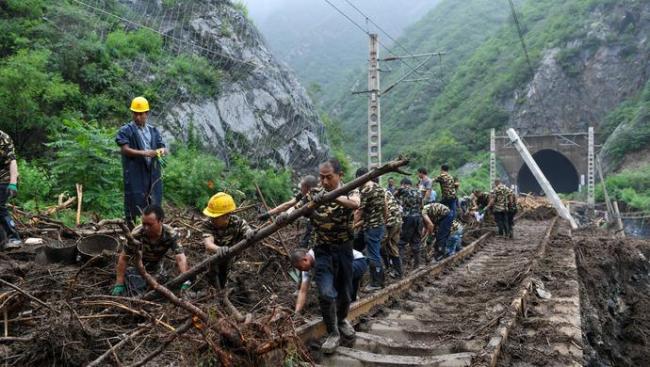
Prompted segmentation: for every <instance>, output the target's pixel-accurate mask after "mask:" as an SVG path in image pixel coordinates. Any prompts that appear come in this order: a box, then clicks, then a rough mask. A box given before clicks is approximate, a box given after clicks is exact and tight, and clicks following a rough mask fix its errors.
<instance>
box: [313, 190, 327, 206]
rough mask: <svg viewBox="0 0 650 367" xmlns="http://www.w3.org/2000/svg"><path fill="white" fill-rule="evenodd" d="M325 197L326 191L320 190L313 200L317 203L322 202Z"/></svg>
mask: <svg viewBox="0 0 650 367" xmlns="http://www.w3.org/2000/svg"><path fill="white" fill-rule="evenodd" d="M324 197H325V191H324V190H323V191H320V192H318V193H316V195H314V196H312V197H311V200H312V201H313V202H315V203H316V204H320V203H322V202H323V198H324Z"/></svg>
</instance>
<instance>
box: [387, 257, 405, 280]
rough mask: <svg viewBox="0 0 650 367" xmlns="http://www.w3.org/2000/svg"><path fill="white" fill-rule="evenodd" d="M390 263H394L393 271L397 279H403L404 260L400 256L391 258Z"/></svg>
mask: <svg viewBox="0 0 650 367" xmlns="http://www.w3.org/2000/svg"><path fill="white" fill-rule="evenodd" d="M390 262H391V263H392V269H391V270H392V271H393V273H394V274H395V278H397V279H401V278H402V275H403V274H402V259H400V258H399V257H398V256H391V258H390Z"/></svg>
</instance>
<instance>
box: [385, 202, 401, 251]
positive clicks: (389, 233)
mask: <svg viewBox="0 0 650 367" xmlns="http://www.w3.org/2000/svg"><path fill="white" fill-rule="evenodd" d="M386 209H387V210H386V214H387V215H386V236H385V237H384V245H383V247H384V249H385V251H386V254H387V255H388V256H392V257H399V249H398V247H397V244H398V243H399V235H400V233H401V232H402V208H401V207H400V205H399V203H398V202H397V199H395V197H394V196H393V194H391V193H390V192H389V191H386Z"/></svg>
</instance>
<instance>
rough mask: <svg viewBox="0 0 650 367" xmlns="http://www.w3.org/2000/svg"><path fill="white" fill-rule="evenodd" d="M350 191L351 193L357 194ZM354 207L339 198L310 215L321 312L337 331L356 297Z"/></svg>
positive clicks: (313, 192) (331, 330)
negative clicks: (353, 295)
mask: <svg viewBox="0 0 650 367" xmlns="http://www.w3.org/2000/svg"><path fill="white" fill-rule="evenodd" d="M324 192H325V189H324V188H322V187H316V188H314V189H312V190H311V191H310V193H309V194H308V199H309V200H308V201H311V199H312V198H313V197H314V196H315V195H320V194H321V193H324ZM354 195H355V194H354V193H351V194H348V197H351V196H354ZM353 213H354V210H353V209H348V208H345V207H343V206H342V205H339V204H338V203H336V201H332V202H329V203H327V204H323V205H321V206H319V207H318V208H316V209H315V210H314V212H312V214H310V216H309V220H310V221H311V223H312V225H313V227H314V234H315V246H314V255H315V257H316V259H315V260H316V264H315V267H314V280H315V281H316V285H317V288H318V299H319V302H320V308H321V314H322V316H323V321H324V322H325V325H326V327H327V332H328V333H329V334H332V333H337V332H338V330H337V324H340V323H341V322H343V320H344V319H345V318H346V317H347V315H348V311H349V309H350V303H351V297H352V278H353V271H352V261H353V255H352V236H353V234H352V220H353Z"/></svg>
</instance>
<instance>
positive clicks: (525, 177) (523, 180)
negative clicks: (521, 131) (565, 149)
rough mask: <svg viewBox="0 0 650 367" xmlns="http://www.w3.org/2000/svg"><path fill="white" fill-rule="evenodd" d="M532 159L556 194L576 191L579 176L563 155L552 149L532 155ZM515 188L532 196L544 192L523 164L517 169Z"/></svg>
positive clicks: (578, 184)
mask: <svg viewBox="0 0 650 367" xmlns="http://www.w3.org/2000/svg"><path fill="white" fill-rule="evenodd" d="M533 158H534V159H535V162H537V165H538V166H539V168H540V169H541V170H542V172H543V173H544V175H545V176H546V178H547V179H548V181H549V182H550V183H551V186H553V189H555V191H556V192H559V193H571V192H576V191H578V189H579V186H580V175H579V174H578V170H577V169H576V167H575V166H574V165H573V163H571V161H570V160H569V159H568V158H567V157H566V156H565V155H564V154H562V153H560V152H558V151H555V150H552V149H543V150H540V151H538V152H537V153H535V154H533ZM517 186H518V187H519V192H526V193H528V192H529V193H533V194H542V193H543V192H544V191H543V190H542V188H541V187H540V186H539V184H538V183H537V180H536V179H535V176H533V173H532V172H531V171H530V169H529V168H528V166H527V165H526V164H523V165H522V166H521V168H520V169H519V173H518V174H517Z"/></svg>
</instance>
